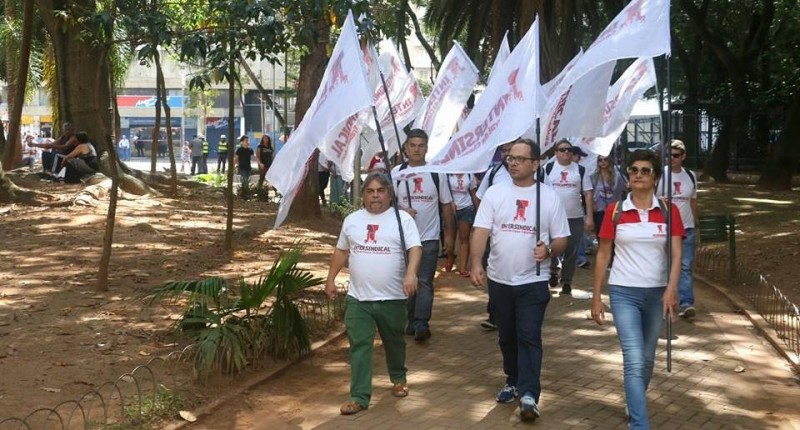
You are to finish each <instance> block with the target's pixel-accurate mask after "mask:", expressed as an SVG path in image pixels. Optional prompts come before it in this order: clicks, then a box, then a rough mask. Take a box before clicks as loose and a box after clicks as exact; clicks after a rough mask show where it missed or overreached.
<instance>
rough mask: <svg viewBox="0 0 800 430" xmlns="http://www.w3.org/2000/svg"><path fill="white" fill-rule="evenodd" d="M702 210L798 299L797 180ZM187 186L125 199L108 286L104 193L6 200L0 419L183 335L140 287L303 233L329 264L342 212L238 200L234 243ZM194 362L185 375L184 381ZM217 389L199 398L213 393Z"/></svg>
mask: <svg viewBox="0 0 800 430" xmlns="http://www.w3.org/2000/svg"><path fill="white" fill-rule="evenodd" d="M14 179H15V181H16V182H17V183H19V184H20V185H23V186H27V187H31V188H35V189H39V190H42V191H46V192H50V193H53V194H55V195H58V196H62V197H63V198H64V199H69V198H70V197H71V196H73V195H74V194H75V193H76V192H78V191H79V190H80V188H81V186H77V185H61V186H58V185H54V184H51V183H42V182H39V178H38V177H36V176H27V177H20V176H14ZM701 189H702V191H701V193H700V209H701V211H703V212H708V213H710V212H722V213H725V212H730V213H733V214H734V215H735V216H736V217H737V223H738V228H737V248H738V256H739V260H740V261H741V262H744V263H745V264H747V265H748V266H750V267H753V268H756V269H757V270H758V271H761V272H762V273H764V274H765V275H767V276H768V278H769V279H770V280H771V281H772V282H773V283H775V284H776V285H777V286H778V287H779V288H781V289H782V290H783V291H784V292H785V293H786V294H787V295H788V296H789V297H791V298H792V299H793V300H794V301H795V303H800V284H798V283H797V282H796V279H797V276H798V271H800V211H798V208H800V189H795V190H793V191H790V192H780V193H767V192H763V191H759V190H757V189H755V187H753V186H749V185H711V184H701ZM192 193H193V194H188V195H185V196H182V197H181V198H180V199H170V198H163V197H143V198H133V197H130V198H125V199H123V200H121V201H120V205H119V207H118V212H117V222H116V231H115V237H114V243H115V245H114V251H113V252H114V254H113V258H112V263H111V271H110V272H111V275H110V291H109V292H107V293H96V292H95V291H94V279H95V276H96V271H97V262H98V261H99V259H100V253H101V243H102V238H103V232H104V224H105V213H106V209H107V205H105V204H100V205H99V206H97V207H87V206H71V207H66V208H44V207H27V206H18V205H11V206H0V243H2V244H3V246H2V247H0V369H2V373H3V378H1V379H0V421H2V419H3V418H6V417H10V416H24V415H26V414H27V413H28V412H30V411H33V410H34V409H36V408H38V407H46V406H54V405H56V404H58V403H60V402H62V401H66V400H77V399H78V398H80V396H81V395H83V394H84V393H86V392H87V391H89V390H92V389H97V388H98V386H99V385H100V384H102V383H103V382H105V381H109V380H114V379H116V378H117V377H119V376H120V375H122V374H123V373H125V372H128V371H130V370H132V369H133V368H134V367H135V366H136V365H139V364H143V363H146V362H147V361H148V360H149V359H150V358H152V357H155V356H161V355H165V354H167V353H168V352H170V351H177V350H179V349H180V347H181V346H182V345H184V344H185V341H184V340H182V339H181V338H179V337H176V336H174V335H172V334H171V333H170V330H169V328H170V326H171V324H172V323H173V322H174V321H175V320H176V319H178V318H179V317H180V315H179V314H178V313H177V308H165V307H162V306H160V305H155V306H152V307H149V306H147V305H145V304H143V303H142V302H139V301H136V300H135V299H136V298H137V297H138V296H140V295H141V294H142V293H143V292H145V291H147V290H148V289H150V288H152V287H155V286H158V285H160V284H162V283H164V282H166V281H168V280H179V279H196V278H199V277H203V276H212V275H220V276H224V277H226V278H228V279H232V280H233V279H236V278H238V277H239V276H248V277H249V276H256V275H258V274H260V273H262V272H264V271H266V270H267V269H268V268H269V266H270V264H271V263H272V261H273V259H274V257H275V255H276V254H277V253H278V252H279V251H280V250H282V249H286V248H287V247H288V246H290V245H291V244H292V243H294V242H295V241H298V240H302V241H303V242H304V243H305V244H307V246H308V248H307V256H306V258H305V265H306V267H307V268H309V269H311V270H313V271H315V272H316V273H317V274H318V275H324V274H325V273H327V269H326V265H327V260H328V258H329V256H330V252H331V249H332V248H331V247H332V245H333V243H334V242H335V235H336V234H338V229H339V221H338V220H336V219H335V218H331V217H323V218H322V220H315V221H313V222H306V223H301V224H292V225H289V226H287V227H284V228H281V229H280V230H277V231H274V230H271V227H272V224H273V221H274V213H275V210H276V209H277V205H276V204H274V203H263V202H252V201H251V202H243V201H237V203H236V212H235V213H236V219H235V222H234V225H235V232H236V233H235V249H234V251H233V252H232V253H228V252H226V251H225V250H224V249H223V245H222V244H223V240H224V232H225V202H224V197H223V195H222V194H221V193H219V192H217V191H213V190H204V191H193V192H192ZM190 377H191V375H190V372H189V369H188V368H187V367H185V366H184V367H183V368H181V369H179V374H178V375H177V378H179V379H183V380H188V379H190ZM216 394H218V393H215V392H213V390H206V391H200V392H198V394H197V398H196V399H195V401H198V402H199V401H208V400H209V399H211V398H213V397H214V396H215V395H216Z"/></svg>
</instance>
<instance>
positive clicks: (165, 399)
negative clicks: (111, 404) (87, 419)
mask: <svg viewBox="0 0 800 430" xmlns="http://www.w3.org/2000/svg"><path fill="white" fill-rule="evenodd" d="M187 403H188V402H187V399H186V396H185V395H183V394H181V393H178V392H176V391H172V390H170V389H168V388H166V387H165V386H163V385H161V384H159V385H158V389H157V390H156V392H155V393H153V394H152V395H148V396H146V397H144V398H143V399H142V411H141V415H140V414H139V403H138V402H137V401H132V402H130V403H129V404H127V405H126V406H125V420H124V422H120V423H110V424H106V425H103V424H101V423H96V424H93V425H92V426H91V427H90V428H93V429H94V428H97V429H104V430H155V429H158V428H161V427H163V425H162V424H163V421H164V420H165V419H169V418H175V417H177V416H178V412H179V411H180V410H181V409H183V408H184V406H185V405H186V404H187Z"/></svg>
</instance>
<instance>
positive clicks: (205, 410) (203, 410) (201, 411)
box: [163, 328, 345, 430]
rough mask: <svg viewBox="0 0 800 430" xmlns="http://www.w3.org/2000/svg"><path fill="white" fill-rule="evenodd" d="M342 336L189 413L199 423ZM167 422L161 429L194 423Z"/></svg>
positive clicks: (174, 429)
mask: <svg viewBox="0 0 800 430" xmlns="http://www.w3.org/2000/svg"><path fill="white" fill-rule="evenodd" d="M344 335H345V331H344V329H343V328H342V329H339V330H336V331H334V332H333V333H332V334H331V335H329V336H328V337H327V338H325V339H322V340H318V341H316V342H314V343H313V344H311V352H309V353H308V354H306V355H303V356H300V357H295V358H294V359H292V360H289V361H286V362H284V363H283V364H281V365H280V366H278V367H276V368H274V369H271V370H269V371H267V372H266V373H262V374H260V375H257V376H256V377H255V378H253V379H250V380H248V381H246V382H245V383H244V384H242V385H241V386H239V387H237V388H236V389H234V390H232V391H230V392H228V393H227V394H225V395H224V396H222V397H219V398H217V399H215V400H214V401H212V402H211V403H208V404H206V405H203V406H200V407H199V408H197V409H195V410H193V411H191V413H192V414H193V415H194V416H195V417H197V421H196V422H200V417H202V416H203V415H209V414H211V413H212V412H214V411H215V410H216V409H217V408H219V407H220V406H222V405H224V404H225V403H227V402H229V401H231V400H233V399H234V398H236V397H239V396H240V395H242V394H243V393H244V392H245V391H247V390H249V389H251V388H253V387H255V386H256V385H259V384H261V383H263V382H266V381H268V380H270V379H273V378H276V377H278V376H280V375H282V374H283V373H284V372H286V370H288V369H289V368H290V367H291V366H293V365H295V364H297V363H299V362H301V361H303V360H305V359H307V358H309V357H311V356H313V355H314V352H315V351H317V350H319V349H320V348H322V347H324V346H326V345H328V344H330V343H332V342H334V341H336V340H338V339H339V338H341V337H342V336H344ZM169 422H170V424H167V425H165V426H164V427H163V429H164V430H178V429H183V428H186V426H189V425H191V424H194V423H191V422H189V421H183V420H182V421H176V420H172V421H169Z"/></svg>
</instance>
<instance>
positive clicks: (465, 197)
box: [444, 173, 478, 278]
mask: <svg viewBox="0 0 800 430" xmlns="http://www.w3.org/2000/svg"><path fill="white" fill-rule="evenodd" d="M447 185H448V186H449V187H450V194H452V195H453V205H455V209H456V210H455V214H456V222H457V223H458V242H459V246H458V274H459V275H461V276H463V277H465V278H469V270H468V269H467V257H468V256H469V233H470V230H472V223H473V222H475V208H476V207H478V198H477V197H476V196H475V190H476V189H477V188H478V179H477V178H475V175H472V174H469V173H455V174H449V175H447ZM453 248H455V246H453ZM455 259H456V255H455V252H454V250H450V249H448V250H447V263H446V265H445V268H444V269H445V271H447V272H451V271H452V270H453V263H455Z"/></svg>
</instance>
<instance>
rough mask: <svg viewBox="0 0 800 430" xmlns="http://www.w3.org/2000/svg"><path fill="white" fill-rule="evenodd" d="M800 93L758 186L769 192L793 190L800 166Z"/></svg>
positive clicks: (787, 116)
mask: <svg viewBox="0 0 800 430" xmlns="http://www.w3.org/2000/svg"><path fill="white" fill-rule="evenodd" d="M798 142H800V93H795V94H794V98H793V100H792V105H791V106H790V107H789V112H788V113H787V115H786V120H785V121H784V124H783V129H782V131H781V134H780V136H779V137H778V143H776V144H775V146H773V147H771V148H770V151H769V158H767V163H766V166H764V171H763V173H762V175H761V178H759V179H758V186H759V187H761V188H765V189H768V190H791V189H792V174H793V173H794V172H795V169H796V166H800V149H798V147H799V146H800V143H798Z"/></svg>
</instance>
